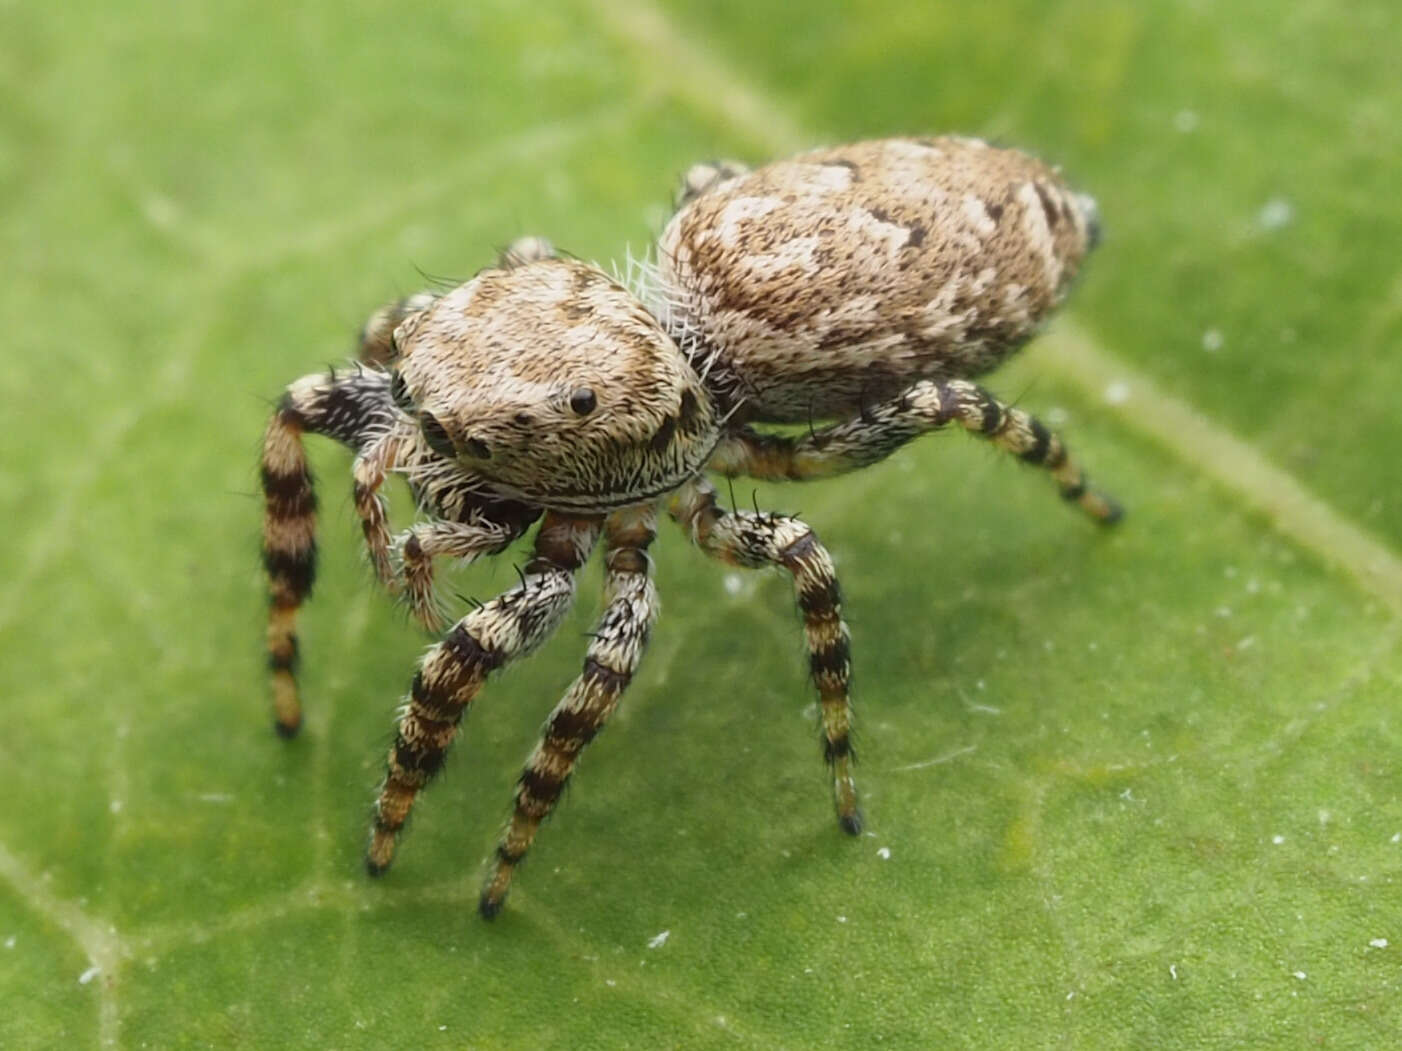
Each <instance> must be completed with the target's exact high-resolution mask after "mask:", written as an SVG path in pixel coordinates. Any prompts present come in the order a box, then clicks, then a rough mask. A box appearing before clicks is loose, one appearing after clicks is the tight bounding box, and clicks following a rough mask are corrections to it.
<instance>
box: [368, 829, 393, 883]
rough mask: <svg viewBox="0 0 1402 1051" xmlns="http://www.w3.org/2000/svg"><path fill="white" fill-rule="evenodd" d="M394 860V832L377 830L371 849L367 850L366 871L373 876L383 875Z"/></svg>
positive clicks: (372, 838)
mask: <svg viewBox="0 0 1402 1051" xmlns="http://www.w3.org/2000/svg"><path fill="white" fill-rule="evenodd" d="M393 861H394V833H392V832H382V831H380V830H379V829H376V830H375V834H374V835H373V836H372V837H371V839H370V849H369V850H367V851H366V852H365V871H366V872H367V873H368V874H369V875H371V876H383V875H384V874H385V873H386V872H388V871H389V866H390V863H391V862H393Z"/></svg>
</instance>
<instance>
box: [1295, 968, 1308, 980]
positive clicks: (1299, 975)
mask: <svg viewBox="0 0 1402 1051" xmlns="http://www.w3.org/2000/svg"><path fill="white" fill-rule="evenodd" d="M1295 977H1296V978H1298V979H1300V981H1302V982H1303V981H1304V980H1305V979H1306V978H1308V977H1309V975H1307V974H1306V973H1305V972H1304V971H1296V972H1295Z"/></svg>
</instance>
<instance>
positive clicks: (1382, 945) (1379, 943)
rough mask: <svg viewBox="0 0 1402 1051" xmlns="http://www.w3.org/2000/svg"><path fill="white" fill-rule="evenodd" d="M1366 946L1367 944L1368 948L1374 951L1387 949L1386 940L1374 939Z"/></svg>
mask: <svg viewBox="0 0 1402 1051" xmlns="http://www.w3.org/2000/svg"><path fill="white" fill-rule="evenodd" d="M1368 944H1369V945H1370V946H1372V947H1373V948H1374V949H1386V948H1387V939H1386V938H1374V939H1373V940H1372V941H1370V942H1369V943H1368Z"/></svg>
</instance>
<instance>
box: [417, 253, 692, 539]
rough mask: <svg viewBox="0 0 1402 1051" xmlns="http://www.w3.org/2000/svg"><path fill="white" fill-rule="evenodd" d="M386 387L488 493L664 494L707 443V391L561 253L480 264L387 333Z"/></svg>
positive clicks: (590, 506) (557, 498)
mask: <svg viewBox="0 0 1402 1051" xmlns="http://www.w3.org/2000/svg"><path fill="white" fill-rule="evenodd" d="M395 343H396V345H397V347H398V351H399V357H398V358H397V359H396V360H395V362H394V364H393V366H392V367H393V368H394V369H395V373H396V374H395V380H394V383H395V389H396V390H397V391H399V392H400V396H401V399H402V400H403V402H404V406H405V408H406V410H407V411H408V412H409V413H410V414H412V415H414V416H416V417H417V418H418V421H419V424H420V427H421V429H422V431H423V434H424V437H425V439H426V440H427V441H428V442H429V444H430V446H432V447H433V448H434V449H435V450H436V451H438V452H440V453H441V454H442V455H443V456H445V457H447V458H450V459H455V460H457V461H458V462H459V463H460V464H462V465H463V466H464V467H465V468H466V469H468V470H470V471H472V472H474V473H476V474H478V475H480V476H482V477H483V478H485V479H487V481H488V482H489V483H490V484H491V485H492V486H493V487H494V488H495V489H497V490H499V491H500V492H503V493H506V494H508V495H511V496H514V497H518V498H520V499H522V500H527V501H529V502H531V503H534V504H537V505H539V506H542V507H549V508H552V509H554V510H568V511H577V512H583V513H597V512H601V511H608V510H612V509H614V508H618V507H626V506H628V505H630V504H637V503H640V502H642V501H644V500H648V499H654V498H656V497H659V496H662V495H663V494H664V493H668V492H670V491H672V490H673V489H675V488H677V486H679V485H681V483H682V482H684V481H685V480H686V479H688V478H690V477H691V476H692V475H694V474H695V473H696V472H697V471H698V470H700V468H701V467H702V465H703V464H704V463H705V462H706V458H707V457H708V456H709V455H710V453H711V449H712V448H713V447H714V445H715V443H716V438H717V433H716V415H715V412H714V409H713V406H712V403H711V400H710V398H709V397H707V395H706V392H705V390H704V389H703V388H702V386H701V383H700V381H699V379H698V378H697V376H696V373H695V372H693V371H692V369H691V367H690V366H689V365H688V364H687V362H686V361H685V359H684V358H683V357H682V356H681V355H680V354H679V353H678V351H677V348H676V347H675V345H674V344H673V343H672V341H671V340H670V339H669V338H668V337H667V335H666V334H665V333H664V332H663V331H662V329H661V327H660V326H659V325H658V323H657V320H656V319H655V318H654V317H653V316H652V315H651V314H649V313H648V312H647V311H646V310H645V309H644V308H643V307H642V305H641V304H639V303H638V301H637V300H636V299H634V298H633V296H632V295H631V294H629V293H628V292H626V291H625V290H624V289H623V288H622V287H621V286H619V285H618V284H616V283H614V282H613V281H612V280H611V279H609V278H608V277H606V276H605V275H604V274H603V273H602V272H601V271H599V270H598V269H597V268H595V267H593V266H590V265H588V264H585V263H580V262H576V261H574V260H567V259H541V260H532V261H530V262H527V263H524V264H522V265H518V266H514V267H511V268H508V269H496V270H488V271H485V272H483V273H482V274H479V275H478V276H477V277H476V278H474V279H473V280H472V281H469V282H468V283H467V284H465V285H462V286H461V287H459V288H457V289H454V290H453V291H452V292H449V293H448V294H447V295H445V296H443V297H442V298H440V299H438V300H436V301H435V302H434V303H433V304H432V305H431V306H430V307H428V308H427V309H426V310H422V311H420V312H418V313H416V314H413V315H411V316H409V317H408V318H406V319H405V320H404V321H403V322H402V323H401V324H400V326H399V328H398V329H397V331H396V332H395Z"/></svg>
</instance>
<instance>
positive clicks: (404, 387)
mask: <svg viewBox="0 0 1402 1051" xmlns="http://www.w3.org/2000/svg"><path fill="white" fill-rule="evenodd" d="M389 396H390V397H391V398H393V399H394V404H396V405H398V406H399V408H400V409H402V410H403V411H404V412H407V413H410V414H412V413H413V411H414V399H413V398H411V397H409V385H408V384H407V383H405V382H404V376H403V374H402V373H399V372H396V373H395V374H394V375H393V376H391V377H390V381H389Z"/></svg>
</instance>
